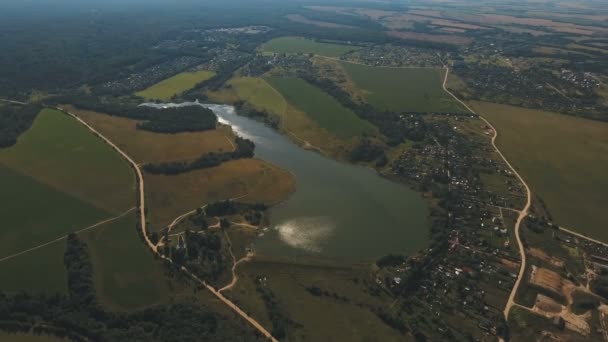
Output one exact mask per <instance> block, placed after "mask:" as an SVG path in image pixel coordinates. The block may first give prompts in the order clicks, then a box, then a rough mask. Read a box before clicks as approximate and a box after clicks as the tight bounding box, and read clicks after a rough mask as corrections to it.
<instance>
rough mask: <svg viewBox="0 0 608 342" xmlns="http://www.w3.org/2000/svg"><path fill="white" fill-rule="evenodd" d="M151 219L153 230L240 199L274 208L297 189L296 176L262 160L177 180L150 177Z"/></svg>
mask: <svg viewBox="0 0 608 342" xmlns="http://www.w3.org/2000/svg"><path fill="white" fill-rule="evenodd" d="M145 179H146V192H147V198H148V208H149V211H148V218H149V219H150V222H151V224H152V227H153V228H152V229H153V230H159V229H162V228H164V227H165V226H167V225H168V224H169V223H171V221H173V219H175V218H176V217H177V216H179V215H181V214H184V213H186V212H188V211H190V210H193V209H195V208H198V207H200V206H202V205H205V204H207V203H210V202H216V201H221V200H227V199H230V198H236V197H239V201H241V202H250V203H258V202H263V203H266V204H273V203H277V202H280V201H282V200H284V199H286V198H287V196H288V195H289V194H290V193H291V192H292V191H293V190H294V188H295V180H294V178H293V176H292V175H291V174H290V173H289V172H287V171H285V170H283V169H280V168H278V167H276V166H274V165H272V164H269V163H267V162H264V161H262V160H259V159H239V160H233V161H229V162H225V163H222V164H221V165H219V166H217V167H212V168H207V169H200V170H195V171H191V172H187V173H182V174H179V175H174V176H165V175H151V174H146V175H145Z"/></svg>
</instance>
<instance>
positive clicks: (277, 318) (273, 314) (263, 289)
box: [256, 276, 301, 340]
mask: <svg viewBox="0 0 608 342" xmlns="http://www.w3.org/2000/svg"><path fill="white" fill-rule="evenodd" d="M256 291H257V292H258V294H259V295H260V297H261V298H262V301H264V306H265V307H266V312H268V316H269V318H270V321H271V322H272V331H271V333H272V336H274V337H275V338H276V339H278V340H285V339H287V332H288V331H289V330H290V329H291V328H298V327H300V326H301V325H300V324H298V323H296V322H294V321H293V320H292V319H291V318H290V317H289V315H288V314H287V312H285V310H284V309H283V308H282V305H281V303H280V302H279V300H278V299H277V298H276V296H275V295H274V293H273V292H272V290H271V289H270V288H269V287H268V286H266V284H265V281H263V280H262V277H260V276H258V279H257V281H256Z"/></svg>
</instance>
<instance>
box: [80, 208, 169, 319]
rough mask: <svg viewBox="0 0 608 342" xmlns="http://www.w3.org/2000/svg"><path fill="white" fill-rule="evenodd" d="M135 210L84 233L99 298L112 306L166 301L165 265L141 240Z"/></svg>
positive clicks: (121, 307) (131, 306)
mask: <svg viewBox="0 0 608 342" xmlns="http://www.w3.org/2000/svg"><path fill="white" fill-rule="evenodd" d="M136 222H137V217H136V213H135V211H133V212H131V213H129V214H127V215H125V216H123V217H121V218H120V219H117V220H115V221H112V222H109V223H106V224H104V225H102V226H99V227H97V228H95V229H92V230H89V231H87V232H84V233H82V237H83V238H84V240H85V241H86V242H87V244H88V246H89V252H90V255H91V261H92V263H93V270H94V280H95V289H96V291H97V296H98V299H99V300H100V301H101V302H102V303H103V304H104V305H105V306H107V307H108V308H110V309H113V310H134V309H141V308H143V307H146V306H150V305H152V304H155V303H158V302H162V301H164V300H165V299H166V298H167V296H168V294H169V289H168V286H167V282H166V280H165V277H164V274H163V266H162V265H161V263H160V261H158V260H155V259H154V257H153V255H152V253H151V252H150V251H149V250H148V249H147V248H146V246H145V245H144V244H143V243H142V242H141V241H140V238H139V235H138V234H137V231H136Z"/></svg>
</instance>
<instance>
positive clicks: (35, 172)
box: [0, 110, 168, 309]
mask: <svg viewBox="0 0 608 342" xmlns="http://www.w3.org/2000/svg"><path fill="white" fill-rule="evenodd" d="M103 186H105V189H104V188H103ZM0 187H1V188H2V192H0V200H1V201H2V204H3V205H2V206H0V217H2V219H3V224H2V226H1V227H0V259H2V258H4V257H7V256H11V255H14V254H16V253H19V252H26V253H24V254H21V255H18V256H15V257H13V258H10V259H6V260H0V278H1V279H3V281H2V282H0V289H1V290H6V291H18V290H30V291H34V292H47V293H48V292H66V290H67V279H66V278H67V276H66V273H65V269H64V266H63V255H64V252H65V240H59V241H55V242H53V241H54V240H57V239H61V238H62V237H65V235H66V234H67V233H69V232H73V231H78V230H81V229H83V228H86V227H89V226H91V225H93V224H94V223H96V222H99V221H102V220H105V219H108V218H111V217H114V216H117V214H119V213H123V212H125V211H126V210H128V209H129V208H132V207H133V206H134V205H135V184H134V177H133V171H132V170H131V169H130V167H129V166H128V164H127V163H126V162H125V161H124V160H122V159H121V158H120V157H119V156H118V154H117V153H116V151H114V150H113V149H111V148H110V147H109V146H107V145H106V144H105V143H104V142H103V141H102V140H100V139H99V138H97V137H95V135H94V134H92V133H91V132H89V131H88V130H87V129H86V128H85V127H84V126H82V125H81V124H78V123H77V121H76V120H74V119H73V118H71V117H69V116H67V115H65V114H62V113H60V112H57V111H53V110H44V111H43V112H42V113H41V114H40V115H39V116H38V118H37V119H36V121H35V122H34V125H33V126H32V128H31V129H30V130H28V131H27V132H26V133H24V134H23V135H22V136H21V138H20V139H19V142H18V143H17V144H16V145H15V146H12V147H10V148H7V149H2V150H0ZM135 229H136V228H135V214H134V212H131V213H130V214H128V215H126V216H124V217H122V218H121V219H118V220H116V221H112V222H108V223H105V224H103V225H100V226H98V227H94V228H92V229H90V230H87V231H86V232H83V233H82V234H83V235H85V236H86V237H87V242H88V244H89V248H90V251H91V256H92V261H93V263H94V267H93V270H94V272H95V274H94V277H95V280H96V283H97V285H98V287H97V289H98V291H99V299H100V301H101V302H102V303H103V304H106V305H108V306H109V307H111V308H117V309H132V308H139V307H142V306H145V305H149V304H153V303H156V302H158V301H160V300H163V299H164V298H166V296H167V292H168V291H167V289H166V287H165V286H164V279H165V278H164V276H163V274H162V270H161V265H159V264H157V263H156V262H155V260H154V258H153V256H152V255H151V254H150V253H149V252H148V251H146V247H145V245H144V244H143V243H142V242H141V241H139V237H138V235H137V232H136V230H135ZM48 242H52V243H50V244H46V243H48ZM41 245H44V246H43V247H41V248H39V249H35V250H31V251H28V250H29V249H31V248H33V247H36V246H41Z"/></svg>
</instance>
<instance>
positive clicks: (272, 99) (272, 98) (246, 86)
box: [229, 77, 287, 115]
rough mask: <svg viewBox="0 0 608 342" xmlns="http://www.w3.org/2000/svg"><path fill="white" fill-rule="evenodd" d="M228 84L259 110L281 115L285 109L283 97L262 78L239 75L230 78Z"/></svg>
mask: <svg viewBox="0 0 608 342" xmlns="http://www.w3.org/2000/svg"><path fill="white" fill-rule="evenodd" d="M229 84H230V85H231V86H232V89H234V91H235V92H236V94H237V95H238V97H239V98H241V99H243V100H245V101H247V102H248V103H249V104H251V105H252V106H254V107H255V108H257V109H259V110H265V111H268V112H271V113H275V114H278V115H283V114H284V113H285V111H286V110H287V101H285V98H283V96H282V95H281V93H279V92H278V91H276V90H275V89H274V88H273V87H271V86H270V85H269V84H268V83H267V82H266V81H264V79H262V78H257V77H240V78H235V79H232V80H230V82H229Z"/></svg>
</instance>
